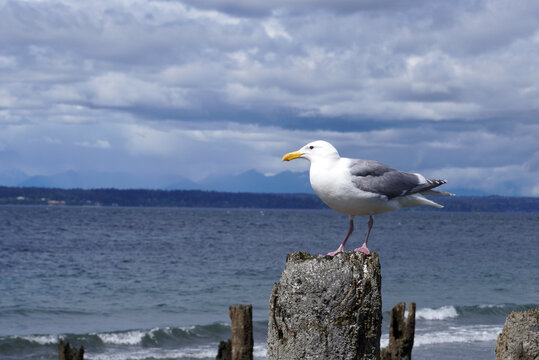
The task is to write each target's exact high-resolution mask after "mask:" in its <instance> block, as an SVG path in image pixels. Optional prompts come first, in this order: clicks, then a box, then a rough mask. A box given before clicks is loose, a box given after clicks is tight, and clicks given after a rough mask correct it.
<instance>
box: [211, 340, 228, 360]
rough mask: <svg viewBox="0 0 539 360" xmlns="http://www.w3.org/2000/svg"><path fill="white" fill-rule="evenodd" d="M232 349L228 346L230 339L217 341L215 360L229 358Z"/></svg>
mask: <svg viewBox="0 0 539 360" xmlns="http://www.w3.org/2000/svg"><path fill="white" fill-rule="evenodd" d="M231 359H232V349H231V347H230V340H227V341H221V342H220V343H219V349H218V350H217V357H216V358H215V360H231Z"/></svg>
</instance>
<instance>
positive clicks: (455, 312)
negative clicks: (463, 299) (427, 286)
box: [405, 304, 537, 320]
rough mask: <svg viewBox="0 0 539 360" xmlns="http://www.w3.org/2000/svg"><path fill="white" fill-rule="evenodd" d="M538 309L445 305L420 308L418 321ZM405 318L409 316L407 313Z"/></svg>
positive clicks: (487, 305)
mask: <svg viewBox="0 0 539 360" xmlns="http://www.w3.org/2000/svg"><path fill="white" fill-rule="evenodd" d="M535 307H537V305H536V304H524V305H517V304H480V305H465V306H455V305H444V306H440V307H438V308H420V309H418V310H416V313H415V316H416V320H449V319H455V318H457V317H459V316H464V317H466V316H477V315H503V316H506V315H508V314H509V313H510V312H511V311H524V310H529V309H533V308H535ZM405 316H408V311H406V313H405Z"/></svg>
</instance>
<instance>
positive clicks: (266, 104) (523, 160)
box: [0, 0, 539, 194]
mask: <svg viewBox="0 0 539 360" xmlns="http://www.w3.org/2000/svg"><path fill="white" fill-rule="evenodd" d="M537 29H539V5H538V4H537V2H535V1H531V0H529V1H528V0H523V1H519V2H517V3H514V4H513V3H512V4H507V2H505V1H501V0H480V1H474V2H469V1H455V2H450V3H449V2H446V1H397V0H388V1H371V0H364V1H351V0H339V1H322V0H320V1H318V0H316V1H305V0H292V1H281V0H277V1H272V2H256V1H254V2H253V1H243V0H234V1H233V0H200V1H198V0H197V1H190V0H189V1H183V2H179V1H143V0H132V1H119V0H112V1H108V0H107V1H105V0H97V1H91V2H77V1H70V0H62V1H55V2H52V1H39V2H35V1H24V2H21V1H12V0H7V1H3V2H1V3H0V43H1V44H2V47H1V48H2V50H1V53H0V76H2V84H1V85H0V130H1V131H0V159H1V160H2V161H3V163H2V164H3V165H2V166H3V167H4V168H9V167H15V166H18V167H23V170H25V171H27V172H28V173H36V172H48V173H50V172H53V171H55V170H58V171H62V170H66V169H69V168H76V167H78V166H83V167H85V168H99V170H103V171H106V170H107V169H108V168H114V169H116V168H118V167H124V168H125V169H127V170H129V169H140V170H141V171H145V170H147V171H155V172H161V173H163V172H173V173H176V174H178V175H185V176H186V177H190V178H193V179H194V178H200V177H203V176H207V175H209V174H214V173H225V172H228V173H237V172H241V171H245V170H249V169H256V170H259V171H260V172H263V173H276V172H279V171H282V170H285V169H286V170H288V169H289V167H288V168H285V167H283V164H281V162H280V156H281V155H282V152H283V151H288V150H290V149H295V148H298V147H299V146H300V145H303V144H304V143H306V142H307V141H308V140H314V139H318V138H324V139H327V140H330V141H332V142H334V143H335V145H336V146H337V147H338V148H339V149H340V150H341V152H342V153H343V154H345V155H348V156H354V157H365V158H372V159H378V160H381V161H383V162H385V163H388V164H389V165H391V166H395V167H398V168H402V169H403V170H416V171H421V170H428V171H432V172H433V173H436V172H437V171H436V170H440V171H441V172H442V173H445V170H443V169H461V170H458V171H460V172H459V174H460V175H459V176H461V177H460V178H459V180H458V181H457V182H460V183H462V184H464V185H466V186H472V185H473V186H480V187H482V188H484V189H488V191H494V192H502V193H503V192H504V191H506V192H507V193H519V192H520V193H522V194H530V193H533V191H535V190H530V189H533V188H534V186H533V184H532V183H531V182H530V181H529V180H526V179H528V178H529V174H530V172H533V171H535V169H536V168H537V166H536V163H537V159H536V158H537V146H536V140H535V139H537V138H538V137H539V128H538V127H537V125H536V124H537V117H538V116H539V87H538V86H537V84H535V83H534V82H533V79H535V78H537V76H538V75H539V68H538V67H537V65H536V62H537V61H536V59H537V58H539V46H537V45H538V44H539V31H538V30H537ZM47 139H48V140H47ZM105 155H106V156H105ZM296 169H297V170H304V169H305V165H298V166H297V168H294V170H296ZM455 171H457V170H455ZM489 171H491V172H492V173H493V174H497V175H496V176H498V180H489V181H485V182H483V183H481V182H474V181H473V180H477V177H476V175H475V174H478V173H480V174H481V176H483V177H484V178H487V179H491V177H489V176H488V175H489ZM447 173H448V174H449V175H451V171H448V172H447ZM514 174H519V175H518V176H515V175H514ZM463 179H470V181H469V182H466V181H465V180H463ZM513 183H515V184H516V185H513ZM504 189H505V190H504Z"/></svg>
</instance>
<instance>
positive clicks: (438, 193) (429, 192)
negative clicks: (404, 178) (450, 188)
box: [420, 190, 455, 196]
mask: <svg viewBox="0 0 539 360" xmlns="http://www.w3.org/2000/svg"><path fill="white" fill-rule="evenodd" d="M420 194H421V195H427V196H455V194H452V193H448V192H445V191H439V190H427V191H422V192H420Z"/></svg>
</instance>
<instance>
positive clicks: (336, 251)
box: [319, 216, 354, 256]
mask: <svg viewBox="0 0 539 360" xmlns="http://www.w3.org/2000/svg"><path fill="white" fill-rule="evenodd" d="M352 232H354V217H353V216H350V227H349V228H348V234H346V237H345V238H344V241H343V242H342V244H341V245H340V246H339V247H338V248H337V250H335V251H332V252H329V253H328V255H329V256H335V255H337V254H338V253H341V252H343V251H344V245H346V242H347V241H348V238H349V237H350V235H352ZM319 256H324V255H319Z"/></svg>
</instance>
